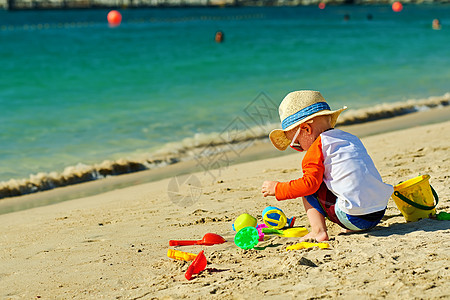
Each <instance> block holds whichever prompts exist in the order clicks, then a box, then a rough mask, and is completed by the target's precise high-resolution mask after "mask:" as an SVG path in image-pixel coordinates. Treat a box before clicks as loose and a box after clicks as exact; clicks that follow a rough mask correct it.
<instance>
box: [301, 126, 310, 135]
mask: <svg viewBox="0 0 450 300" xmlns="http://www.w3.org/2000/svg"><path fill="white" fill-rule="evenodd" d="M302 130H304V131H306V133H307V134H311V133H312V127H311V125H310V124H308V123H304V124H302Z"/></svg>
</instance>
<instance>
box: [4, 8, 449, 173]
mask: <svg viewBox="0 0 450 300" xmlns="http://www.w3.org/2000/svg"><path fill="white" fill-rule="evenodd" d="M121 13H122V15H123V22H122V24H121V26H119V27H116V28H110V27H109V26H108V25H107V22H106V15H107V11H106V10H74V11H17V12H8V11H0V66H1V75H0V76H1V77H0V79H1V80H0V111H1V113H2V114H1V117H0V128H1V132H0V166H1V171H0V181H7V180H9V179H11V178H15V179H21V178H27V177H29V175H30V174H36V173H39V172H47V173H48V172H62V171H63V170H64V168H66V167H68V166H74V165H77V164H78V163H83V164H87V165H89V164H96V163H101V162H102V161H104V160H117V159H121V158H132V157H135V156H138V155H141V154H148V153H152V152H154V151H156V150H158V149H159V148H161V147H163V146H164V145H166V144H167V143H169V142H177V141H181V140H183V139H184V138H187V137H193V136H195V135H196V134H199V133H210V132H221V131H222V130H223V129H224V128H226V127H227V126H228V125H229V124H230V121H232V120H233V119H234V118H235V117H236V116H238V115H239V116H243V118H244V122H246V120H245V114H242V111H243V110H244V109H245V108H246V107H247V106H248V105H249V104H250V103H251V102H252V101H253V100H254V99H255V98H257V97H258V95H261V94H260V93H261V92H264V93H265V94H264V95H265V96H267V97H269V98H270V99H271V100H272V101H273V102H274V103H276V104H278V103H279V102H280V101H281V99H282V98H283V97H284V95H285V94H287V93H288V92H290V91H292V90H298V89H315V90H320V91H321V92H322V94H323V95H324V96H325V98H326V99H327V100H328V101H329V103H330V105H331V106H332V107H333V108H338V107H341V106H343V105H347V106H349V107H350V108H354V109H359V108H370V107H372V106H374V105H376V104H380V103H391V102H398V101H406V100H408V99H421V98H426V97H429V96H440V95H443V94H445V93H446V92H449V91H450V48H449V47H448V45H450V33H449V30H450V6H449V5H405V6H404V9H403V11H402V12H400V13H394V12H393V11H392V9H391V8H390V6H388V5H386V6H327V7H326V8H325V9H324V10H320V9H318V8H317V7H315V6H312V7H258V8H224V9H219V8H189V9H186V8H184V9H175V8H173V9H136V10H122V11H121ZM346 14H348V15H349V16H350V19H349V20H348V21H344V15H346ZM369 14H370V15H371V16H372V17H373V18H372V19H368V17H367V16H368V15H369ZM434 18H439V19H440V20H441V23H442V25H443V27H442V30H432V29H431V22H432V20H433V19H434ZM217 30H222V31H223V32H224V33H225V41H224V42H223V43H220V44H219V43H215V42H214V35H215V32H216V31H217ZM267 121H268V122H276V121H277V120H276V119H274V118H271V119H270V120H269V119H268V120H267Z"/></svg>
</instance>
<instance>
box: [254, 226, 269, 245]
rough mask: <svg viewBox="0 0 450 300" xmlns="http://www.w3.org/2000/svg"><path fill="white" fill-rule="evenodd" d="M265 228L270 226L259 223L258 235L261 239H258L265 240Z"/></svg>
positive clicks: (257, 227)
mask: <svg viewBox="0 0 450 300" xmlns="http://www.w3.org/2000/svg"><path fill="white" fill-rule="evenodd" d="M264 228H268V227H267V225H266V224H258V226H256V230H258V235H259V239H258V241H260V242H261V241H264V232H263V229H264Z"/></svg>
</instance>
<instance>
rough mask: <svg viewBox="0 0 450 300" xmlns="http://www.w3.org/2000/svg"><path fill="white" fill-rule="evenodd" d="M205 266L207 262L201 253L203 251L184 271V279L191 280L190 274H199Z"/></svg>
mask: <svg viewBox="0 0 450 300" xmlns="http://www.w3.org/2000/svg"><path fill="white" fill-rule="evenodd" d="M207 264H208V262H207V261H206V257H205V254H204V253H203V250H202V251H200V253H199V254H198V255H197V257H196V258H195V259H194V261H193V262H192V264H191V265H190V266H189V268H188V269H187V271H186V274H184V277H186V279H187V280H191V278H192V274H198V273H200V272H201V271H203V270H204V269H205V268H206V265H207Z"/></svg>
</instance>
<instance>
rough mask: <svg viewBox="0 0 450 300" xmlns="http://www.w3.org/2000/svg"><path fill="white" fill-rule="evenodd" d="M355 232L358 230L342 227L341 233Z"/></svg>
mask: <svg viewBox="0 0 450 300" xmlns="http://www.w3.org/2000/svg"><path fill="white" fill-rule="evenodd" d="M354 232H357V231H356V230H350V229H345V228H342V230H341V232H340V234H349V233H354Z"/></svg>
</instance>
